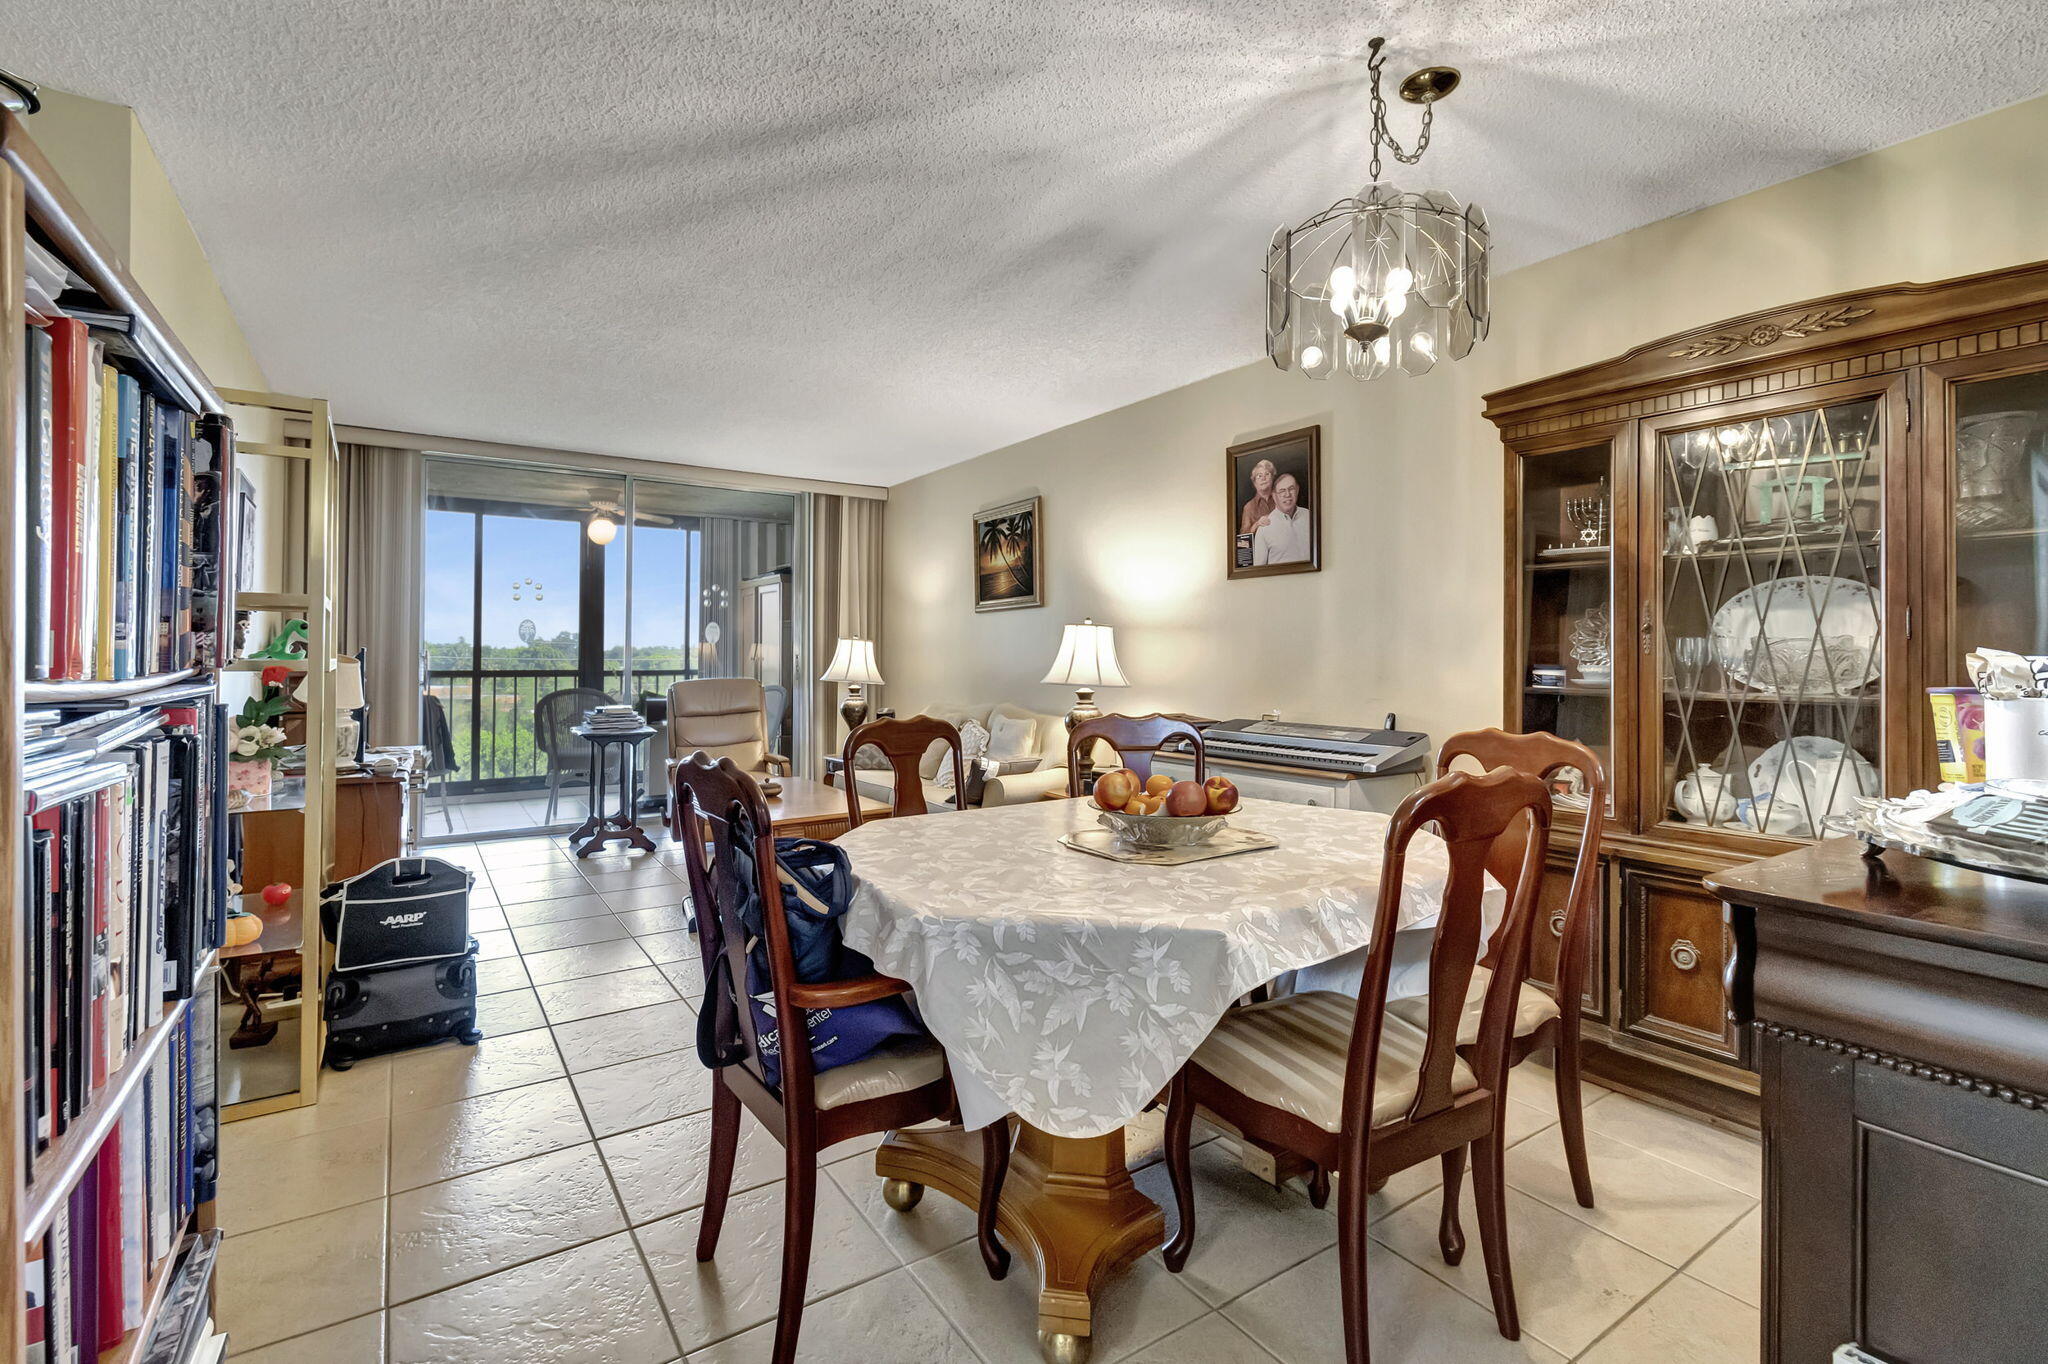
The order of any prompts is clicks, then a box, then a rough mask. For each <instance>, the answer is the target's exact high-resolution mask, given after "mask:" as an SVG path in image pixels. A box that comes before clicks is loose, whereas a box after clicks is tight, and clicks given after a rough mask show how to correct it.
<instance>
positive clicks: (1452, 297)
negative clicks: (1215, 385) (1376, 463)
mask: <svg viewBox="0 0 2048 1364" xmlns="http://www.w3.org/2000/svg"><path fill="white" fill-rule="evenodd" d="M1385 44H1386V39H1384V38H1375V39H1373V40H1372V44H1371V52H1372V55H1371V57H1370V59H1369V60H1368V62H1367V66H1368V69H1369V70H1370V71H1371V72H1372V168H1371V169H1372V183H1371V184H1369V185H1368V186H1366V188H1365V189H1364V190H1363V191H1362V192H1361V193H1359V194H1357V195H1355V196H1353V197H1351V198H1347V199H1339V200H1338V201H1337V202H1336V203H1334V204H1332V205H1330V206H1329V207H1328V208H1326V209H1324V210H1323V211H1322V212H1321V213H1318V214H1316V216H1315V217H1313V218H1310V219H1309V220H1308V221H1307V222H1304V223H1302V224H1301V225H1300V226H1299V227H1294V228H1287V227H1282V228H1280V229H1279V230H1278V231H1276V232H1275V233H1274V234H1273V244H1272V246H1271V247H1269V248H1268V249H1267V252H1266V354H1267V355H1268V356H1270V357H1271V358H1272V361H1273V363H1274V364H1275V365H1277V366H1278V367H1279V368H1281V369H1298V370H1300V371H1301V372H1302V373H1303V374H1306V375H1307V376H1308V377H1309V378H1311V379H1327V378H1329V377H1330V376H1331V375H1332V374H1336V373H1339V372H1341V373H1345V374H1349V375H1350V376H1351V377H1352V378H1354V379H1377V378H1378V377H1379V376H1380V375H1382V374H1384V373H1386V372H1387V371H1388V370H1389V369H1400V370H1402V371H1403V372H1405V373H1408V374H1422V373H1425V372H1427V371H1428V370H1429V369H1430V368H1431V367H1432V366H1434V365H1435V364H1436V362H1437V361H1438V360H1440V359H1451V360H1462V359H1464V358H1465V357H1466V355H1468V354H1470V353H1471V350H1472V347H1473V344H1474V343H1475V342H1478V341H1480V340H1483V339H1484V338H1485V336H1486V332H1487V325H1488V322H1489V317H1490V307H1489V303H1488V299H1487V280H1486V253H1487V245H1488V241H1489V238H1488V234H1487V230H1486V215H1485V214H1484V213H1482V212H1480V209H1479V205H1477V204H1467V205H1460V204H1459V203H1458V201H1457V200H1456V199H1455V198H1453V197H1451V196H1450V195H1449V194H1446V193H1444V192H1443V191H1442V190H1440V189H1432V190H1424V191H1423V192H1422V193H1420V194H1415V193H1411V192H1408V191H1405V190H1400V189H1396V188H1395V187H1394V186H1392V185H1389V184H1382V183H1381V182H1380V149H1381V148H1382V147H1384V148H1385V149H1386V150H1387V151H1388V152H1391V153H1392V154H1393V157H1394V159H1395V160H1396V161H1398V162H1400V163H1401V164H1402V165H1404V166H1412V165H1414V164H1415V163H1416V162H1418V161H1420V160H1421V159H1422V153H1423V152H1424V151H1426V150H1427V149H1428V147H1429V132H1430V124H1431V122H1432V120H1433V116H1434V115H1435V113H1436V102H1437V101H1438V100H1440V99H1442V98H1443V97H1444V96H1446V95H1448V94H1450V93H1451V91H1453V90H1455V89H1456V88H1457V86H1458V73H1457V71H1456V70H1454V69H1453V68H1451V67H1448V66H1431V67H1426V68H1424V69H1423V70H1421V71H1417V72H1415V73H1414V74H1413V75H1411V76H1409V77H1408V78H1407V79H1406V80H1404V81H1402V82H1401V86H1400V94H1401V98H1402V99H1404V100H1406V101H1407V102H1408V103H1410V104H1419V105H1421V106H1422V132H1421V134H1420V135H1419V136H1418V137H1417V138H1416V140H1415V150H1414V151H1412V152H1411V151H1406V150H1403V148H1402V146H1401V144H1400V143H1399V142H1397V141H1395V140H1394V138H1393V136H1392V135H1391V134H1390V133H1388V132H1387V103H1386V101H1385V100H1384V99H1383V98H1381V96H1380V68H1381V67H1383V66H1384V65H1386V60H1387V58H1386V54H1385V53H1384V52H1383V51H1382V50H1381V49H1382V48H1383V47H1384V46H1385Z"/></svg>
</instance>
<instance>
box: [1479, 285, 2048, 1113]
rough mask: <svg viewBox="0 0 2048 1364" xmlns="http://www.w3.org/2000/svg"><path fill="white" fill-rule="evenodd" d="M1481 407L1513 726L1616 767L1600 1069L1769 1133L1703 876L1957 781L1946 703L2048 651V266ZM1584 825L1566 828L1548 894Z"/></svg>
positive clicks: (1643, 358) (1598, 1002)
mask: <svg viewBox="0 0 2048 1364" xmlns="http://www.w3.org/2000/svg"><path fill="white" fill-rule="evenodd" d="M1486 404H1487V405H1486V415H1487V416H1488V417H1489V418H1491V419H1492V420H1493V421H1494V422H1495V424H1496V425H1497V426H1498V427H1499V430H1500V434H1501V442H1502V448H1503V451H1504V468H1505V480H1504V481H1505V488H1504V492H1505V495H1506V499H1505V500H1506V507H1505V510H1506V519H1505V527H1504V529H1505V531H1506V540H1505V545H1506V554H1505V556H1504V557H1505V560H1506V562H1505V563H1504V565H1503V568H1504V570H1505V574H1504V586H1505V594H1506V603H1507V610H1506V620H1507V626H1508V635H1507V641H1506V642H1507V647H1506V650H1505V651H1504V652H1505V658H1504V662H1505V664H1506V668H1505V675H1504V677H1503V683H1504V707H1503V715H1504V717H1505V720H1506V723H1507V725H1508V727H1509V728H1511V729H1522V730H1548V731H1551V732H1554V733H1557V734H1560V735H1563V736H1564V737H1566V738H1569V739H1576V740H1579V741H1581V742H1583V743H1585V744H1587V745H1589V746H1590V747H1592V748H1593V749H1594V751H1595V752H1597V753H1599V754H1600V756H1601V758H1602V760H1603V761H1604V762H1605V764H1606V767H1607V777H1608V782H1607V790H1608V794H1609V802H1608V808H1607V809H1606V810H1604V811H1595V812H1593V817H1594V818H1601V819H1603V822H1604V825H1605V829H1604V836H1603V846H1602V849H1601V855H1602V864H1603V865H1602V870H1603V873H1604V874H1603V875H1602V877H1601V880H1600V890H1601V904H1600V913H1599V914H1598V915H1597V916H1596V921H1595V923H1594V926H1593V927H1594V931H1593V952H1594V960H1593V962H1592V969H1591V970H1590V971H1589V972H1588V973H1587V977H1586V979H1587V993H1588V1001H1587V1006H1586V1015H1585V1017H1586V1030H1585V1036H1586V1047H1587V1056H1586V1066H1587V1070H1588V1072H1589V1073H1591V1074H1593V1075H1595V1076H1597V1077H1599V1078H1601V1079H1603V1080H1606V1081H1608V1082H1610V1083H1616V1084H1620V1085H1622V1086H1623V1087H1625V1088H1630V1089H1637V1090H1644V1091H1651V1092H1655V1093H1658V1094H1661V1095H1662V1096H1664V1097H1666V1098H1670V1099H1675V1100H1678V1101H1682V1102H1686V1103H1690V1104H1692V1105H1694V1106H1697V1107H1702V1108H1706V1109H1709V1110H1711V1111H1714V1112H1716V1113H1719V1114H1721V1115H1722V1116H1724V1117H1728V1118H1734V1119H1738V1120H1747V1121H1750V1122H1754V1121H1755V1120H1756V1117H1755V1113H1756V1100H1755V1097H1754V1094H1755V1086H1756V1080H1755V1076H1754V1075H1753V1074H1752V1073H1751V1072H1750V1070H1748V1069H1747V1068H1746V1066H1747V1058H1746V1056H1745V1054H1744V1049H1745V1047H1746V1045H1747V1043H1748V1037H1747V1035H1746V1034H1744V1033H1741V1032H1739V1031H1738V1030H1735V1029H1732V1028H1730V1027H1729V1026H1728V1024H1727V1009H1726V1005H1725V1001H1724V1000H1723V998H1722V996H1721V991H1720V988H1719V986H1720V983H1721V980H1722V978H1723V971H1724V967H1725V965H1726V963H1727V959H1728V953H1729V950H1730V947H1729V943H1728V941H1727V939H1726V936H1725V935H1724V933H1723V931H1722V923H1721V907H1720V904H1719V903H1718V902H1717V901H1716V899H1715V897H1714V896H1713V895H1712V894H1711V893H1710V892H1708V891H1707V890H1706V889H1705V888H1704V887H1703V886H1702V885H1701V881H1700V878H1701V876H1702V875H1703V874H1710V873H1718V872H1720V871H1723V870H1725V869H1727V868H1729V867H1732V866H1736V865H1739V864H1742V863H1745V862H1750V861H1754V860H1757V859H1760V858H1768V857H1773V856H1775V855H1777V854H1779V853H1782V852H1784V851H1786V850H1787V849H1788V848H1790V847H1793V846H1797V845H1798V843H1800V842H1802V841H1804V840H1807V839H1810V838H1812V837H1813V836H1814V835H1815V833H1816V827H1815V820H1814V819H1813V818H1812V816H1814V815H1820V816H1829V815H1840V814H1844V813H1847V812H1848V810H1849V809H1850V808H1852V807H1853V805H1854V798H1855V797H1856V796H1857V795H1858V794H1864V795H1877V794H1882V793H1898V792H1902V791H1908V790H1911V789H1913V788H1914V787H1916V786H1926V785H1931V784H1932V783H1933V782H1934V781H1935V780H1936V772H1935V764H1934V743H1933V736H1932V733H1931V724H1932V720H1931V715H1930V712H1929V708H1928V704H1927V695H1926V689H1927V688H1928V687H1931V686H1954V685H1958V684H1962V683H1965V682H1967V680H1968V679H1967V678H1966V677H1964V676H1963V675H1962V673H1963V666H1962V660H1963V656H1964V654H1965V653H1966V652H1967V651H1968V650H1970V649H1973V648H1978V647H1981V646H1985V645H1989V646H1992V647H1995V648H2003V649H2015V650H2019V651H2021V652H2032V651H2033V647H2034V642H2035V641H2036V640H2037V639H2038V638H2040V632H2041V630H2042V629H2043V628H2048V591H2043V590H2042V589H2043V586H2044V585H2048V567H2044V561H2043V560H2041V559H2040V558H2039V556H2038V554H2037V551H2038V548H2039V546H2041V545H2043V544H2048V512H2042V511H2037V509H2036V508H2035V506H2034V505H2033V501H2032V497H2031V494H2030V493H2027V492H2026V489H2027V488H2028V487H2030V486H2031V485H2029V484H2026V482H2025V479H2024V478H2023V477H2011V476H2008V475H2009V474H2010V470H2009V469H2008V468H2007V465H2006V464H2003V463H2000V460H2005V459H2008V458H2009V457H2008V456H2007V455H2006V454H2005V453H2004V452H2005V451H2007V450H2011V451H2012V455H2011V456H2010V458H2014V459H2018V460H2019V461H2020V464H2021V465H2024V459H2025V458H2026V456H2025V455H2024V452H2023V451H2022V450H2021V449H2020V448H2019V447H2016V446H2013V445H2012V438H2013V435H2014V433H2015V432H2017V431H2027V432H2031V431H2032V430H2034V424H2035V423H2048V263H2040V264H2032V265H2025V266H2019V267H2015V268H2012V269H2008V270H2001V271H1997V272H1994V273H1991V274H1985V275H1975V276H1970V277H1967V278H1963V279H1952V280H1945V281H1942V282H1940V283H1935V284H1900V285H1892V286H1888V287H1885V288H1877V289H1865V290H1860V291H1858V292H1855V293H1850V294H1841V295H1837V296H1834V297H1831V298H1825V299H1811V300H1808V301H1806V302H1803V303H1788V304H1787V306H1785V307H1781V308H1773V309H1769V310H1766V311H1764V312H1758V313H1753V314H1750V315H1748V316H1744V317H1738V318H1731V319H1729V320H1727V321H1724V322H1718V323H1715V324H1713V325H1711V326H1706V327H1699V328H1695V329H1693V330H1692V331H1689V332H1684V333H1680V334H1678V335H1675V336H1669V337H1666V338H1664V339H1663V340H1660V341H1655V342H1651V343H1649V344H1646V345H1643V346H1640V347H1638V348H1636V349H1635V350H1633V351H1630V352H1629V353H1628V354H1626V355H1623V356H1619V357H1617V358H1615V359H1612V360H1608V361H1603V362H1601V363H1599V364H1594V365H1589V366H1587V367H1585V368H1583V369H1577V370H1572V371H1570V372H1568V373H1564V374H1556V375H1551V376H1549V377H1546V378H1542V379H1537V380H1533V381H1531V382H1529V383H1525V384H1520V385H1517V386H1516V387H1514V388H1510V389H1504V390H1502V391H1500V392H1496V393H1492V394H1489V395H1488V396H1487V400H1486ZM2001 442H2002V443H2001ZM2028 448H2031V447H2028ZM1987 462H1988V463H1989V465H1990V466H1991V468H1992V469H1993V473H1992V474H1991V475H1990V476H1987V475H1986V474H1984V473H1983V472H1982V470H1983V469H1984V468H1985V467H1986V465H1987ZM2026 467H2031V466H2026ZM1802 601H1803V602H1807V603H1809V605H1810V606H1811V608H1812V609H1809V610H1807V612H1806V615H1805V617H1804V623H1802V618H1801V617H1800V616H1799V614H1798V612H1797V611H1796V610H1794V609H1792V605H1793V604H1794V603H1797V602H1802ZM1852 755H1853V756H1852ZM1838 766H1839V767H1840V768H1841V769H1842V770H1843V771H1844V774H1845V777H1844V780H1842V781H1840V782H1835V781H1833V780H1832V777H1833V774H1834V773H1835V772H1836V770H1837V767H1838ZM1584 817H1585V816H1584V815H1583V814H1581V813H1578V812H1576V811H1562V810H1561V811H1560V814H1559V817H1558V819H1557V822H1556V824H1555V825H1554V826H1553V831H1554V835H1555V838H1556V844H1555V851H1556V853H1557V856H1556V858H1554V860H1553V862H1552V864H1551V866H1552V873H1553V874H1552V877H1551V879H1552V881H1553V882H1554V883H1555V884H1556V886H1557V890H1556V891H1554V892H1552V893H1553V894H1557V895H1561V894H1562V887H1563V885H1564V883H1565V882H1566V881H1567V880H1568V878H1569V876H1570V865H1571V864H1570V859H1569V849H1571V848H1573V847H1576V845H1577V842H1578V837H1579V832H1578V828H1577V827H1576V826H1577V824H1578V821H1579V820H1580V819H1582V818H1584ZM1553 931H1554V930H1553ZM1549 936H1550V934H1541V933H1540V934H1539V942H1540V941H1541V939H1542V938H1543V937H1549ZM1553 950H1554V948H1553ZM1539 955H1541V954H1539Z"/></svg>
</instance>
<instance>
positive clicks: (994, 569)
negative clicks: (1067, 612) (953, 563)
mask: <svg viewBox="0 0 2048 1364" xmlns="http://www.w3.org/2000/svg"><path fill="white" fill-rule="evenodd" d="M1038 504H1039V499H1037V498H1035V497H1027V498H1025V499H1024V500H1023V501H1021V502H1012V503H1010V504H1009V505H1008V506H1003V507H993V508H991V509H989V510H988V511H983V512H976V513H975V514H974V609H975V610H977V611H1007V610H1009V609H1011V608H1012V607H1018V606H1043V605H1044V604H1045V593H1044V591H1043V585H1042V584H1041V583H1040V581H1039V536H1038V531H1039V519H1038V518H1039V505H1038Z"/></svg>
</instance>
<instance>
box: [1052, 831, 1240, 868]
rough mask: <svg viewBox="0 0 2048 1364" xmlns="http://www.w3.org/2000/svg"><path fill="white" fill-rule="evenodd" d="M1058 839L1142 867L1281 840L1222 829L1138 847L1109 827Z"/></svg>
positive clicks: (1172, 863) (1204, 857) (1230, 853)
mask: <svg viewBox="0 0 2048 1364" xmlns="http://www.w3.org/2000/svg"><path fill="white" fill-rule="evenodd" d="M1060 842H1062V843H1064V844H1066V845H1067V846H1068V847H1069V848H1072V849H1073V850H1074V851H1075V852H1084V853H1087V854H1089V855H1090V856H1093V857H1106V858H1108V859H1109V860H1110V861H1112V862H1135V863H1136V864H1138V865H1139V866H1141V867H1178V866H1182V865H1184V864H1186V863H1189V862H1207V861H1209V860H1211V859H1212V858H1217V857H1235V856H1237V855H1238V854H1239V853H1248V852H1262V851H1264V850H1265V849H1267V848H1277V847H1279V846H1280V840H1279V839H1277V838H1275V837H1273V836H1272V835H1271V834H1262V833H1258V832H1256V831H1255V830H1252V829H1224V830H1223V831H1221V832H1220V833H1218V834H1217V835H1216V836H1215V837H1214V838H1212V839H1210V840H1209V841H1208V842H1206V843H1196V844H1193V845H1191V846H1189V847H1185V848H1141V847H1139V846H1137V845H1136V844H1134V843H1127V842H1125V841H1123V840H1122V839H1119V838H1118V837H1117V836H1116V835H1115V834H1114V833H1112V832H1110V831H1109V830H1108V829H1076V830H1075V831H1074V832H1073V833H1070V834H1061V835H1060Z"/></svg>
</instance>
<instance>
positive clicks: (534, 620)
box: [422, 456, 800, 837]
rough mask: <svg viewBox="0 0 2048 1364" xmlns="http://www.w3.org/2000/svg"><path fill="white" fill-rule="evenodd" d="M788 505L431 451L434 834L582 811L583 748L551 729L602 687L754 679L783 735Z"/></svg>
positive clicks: (788, 673)
mask: <svg viewBox="0 0 2048 1364" xmlns="http://www.w3.org/2000/svg"><path fill="white" fill-rule="evenodd" d="M797 510H798V507H797V499H796V498H795V497H793V496H790V495H787V494H770V493H751V492H739V491H731V490H725V489H716V488H704V487H698V486H694V485H689V484H683V483H672V482H667V481H661V480H649V479H637V478H623V477H617V476H612V475H604V474H596V473H591V472H588V471H583V470H563V469H549V468H542V467H538V466H533V465H523V464H504V463H498V462H493V461H485V460H475V459H465V458H455V457H441V456H435V457H432V458H430V459H429V460H428V461H427V511H426V518H425V519H426V559H425V563H426V575H425V582H424V583H423V585H422V586H423V592H424V598H425V611H424V617H423V619H424V623H425V640H424V645H425V665H426V674H425V684H426V685H425V696H424V701H423V704H424V706H425V708H426V716H425V725H424V732H425V733H426V735H427V736H428V737H429V739H430V741H431V740H433V739H435V738H437V737H439V738H444V739H445V743H444V744H443V745H442V751H441V752H440V753H439V755H438V757H439V761H438V762H437V763H436V768H437V780H436V782H435V784H434V789H435V798H434V801H433V802H432V803H430V807H429V812H428V815H429V817H428V820H427V832H428V834H429V836H439V837H464V836H479V835H484V836H488V835H492V834H500V833H510V832H521V831H525V830H529V829H532V828H535V827H542V826H560V825H564V824H573V823H575V822H577V821H580V820H581V819H582V817H583V815H584V813H585V809H584V806H583V796H584V791H585V788H586V777H585V774H586V773H587V767H586V765H585V759H586V758H587V750H586V749H585V748H584V747H583V745H581V744H580V743H579V742H578V741H576V740H575V739H574V738H573V736H569V735H567V734H566V727H567V724H568V723H570V722H571V721H573V719H575V718H578V717H580V714H581V712H582V711H583V710H585V709H587V708H588V707H589V706H590V705H593V704H597V703H599V702H600V701H622V702H625V703H627V704H631V705H634V706H635V707H636V708H641V709H643V710H644V709H645V703H646V702H647V701H648V700H650V699H653V698H665V697H666V695H667V692H668V689H669V687H670V686H671V685H673V684H674V683H676V682H682V681H687V680H690V679H693V678H700V677H730V676H750V677H756V678H759V679H760V680H761V681H762V683H763V685H764V689H765V692H764V694H765V696H766V709H767V712H768V714H767V721H768V724H769V726H770V728H771V730H772V731H774V732H775V733H774V734H773V737H774V738H776V739H778V740H780V742H781V743H782V744H785V745H786V744H787V742H788V735H789V732H790V725H791V714H790V712H791V709H792V708H791V704H790V702H791V700H792V697H793V692H794V687H793V685H792V683H793V679H794V673H793V671H792V669H793V664H794V650H795V636H794V630H795V623H796V621H797V619H798V617H797V615H796V611H795V603H796V599H797V597H798V596H799V595H800V586H799V585H797V584H795V583H794V581H793V578H794V574H793V549H794V546H795V543H796V536H795V526H796V518H797ZM664 745H665V738H664V737H663V736H659V735H658V736H657V737H656V739H655V740H654V741H653V742H652V743H651V744H650V745H649V749H650V752H651V753H652V754H654V755H655V756H656V757H658V756H659V755H660V753H661V752H662V750H663V748H664ZM782 751H787V750H786V748H784V749H783V750H782Z"/></svg>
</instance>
